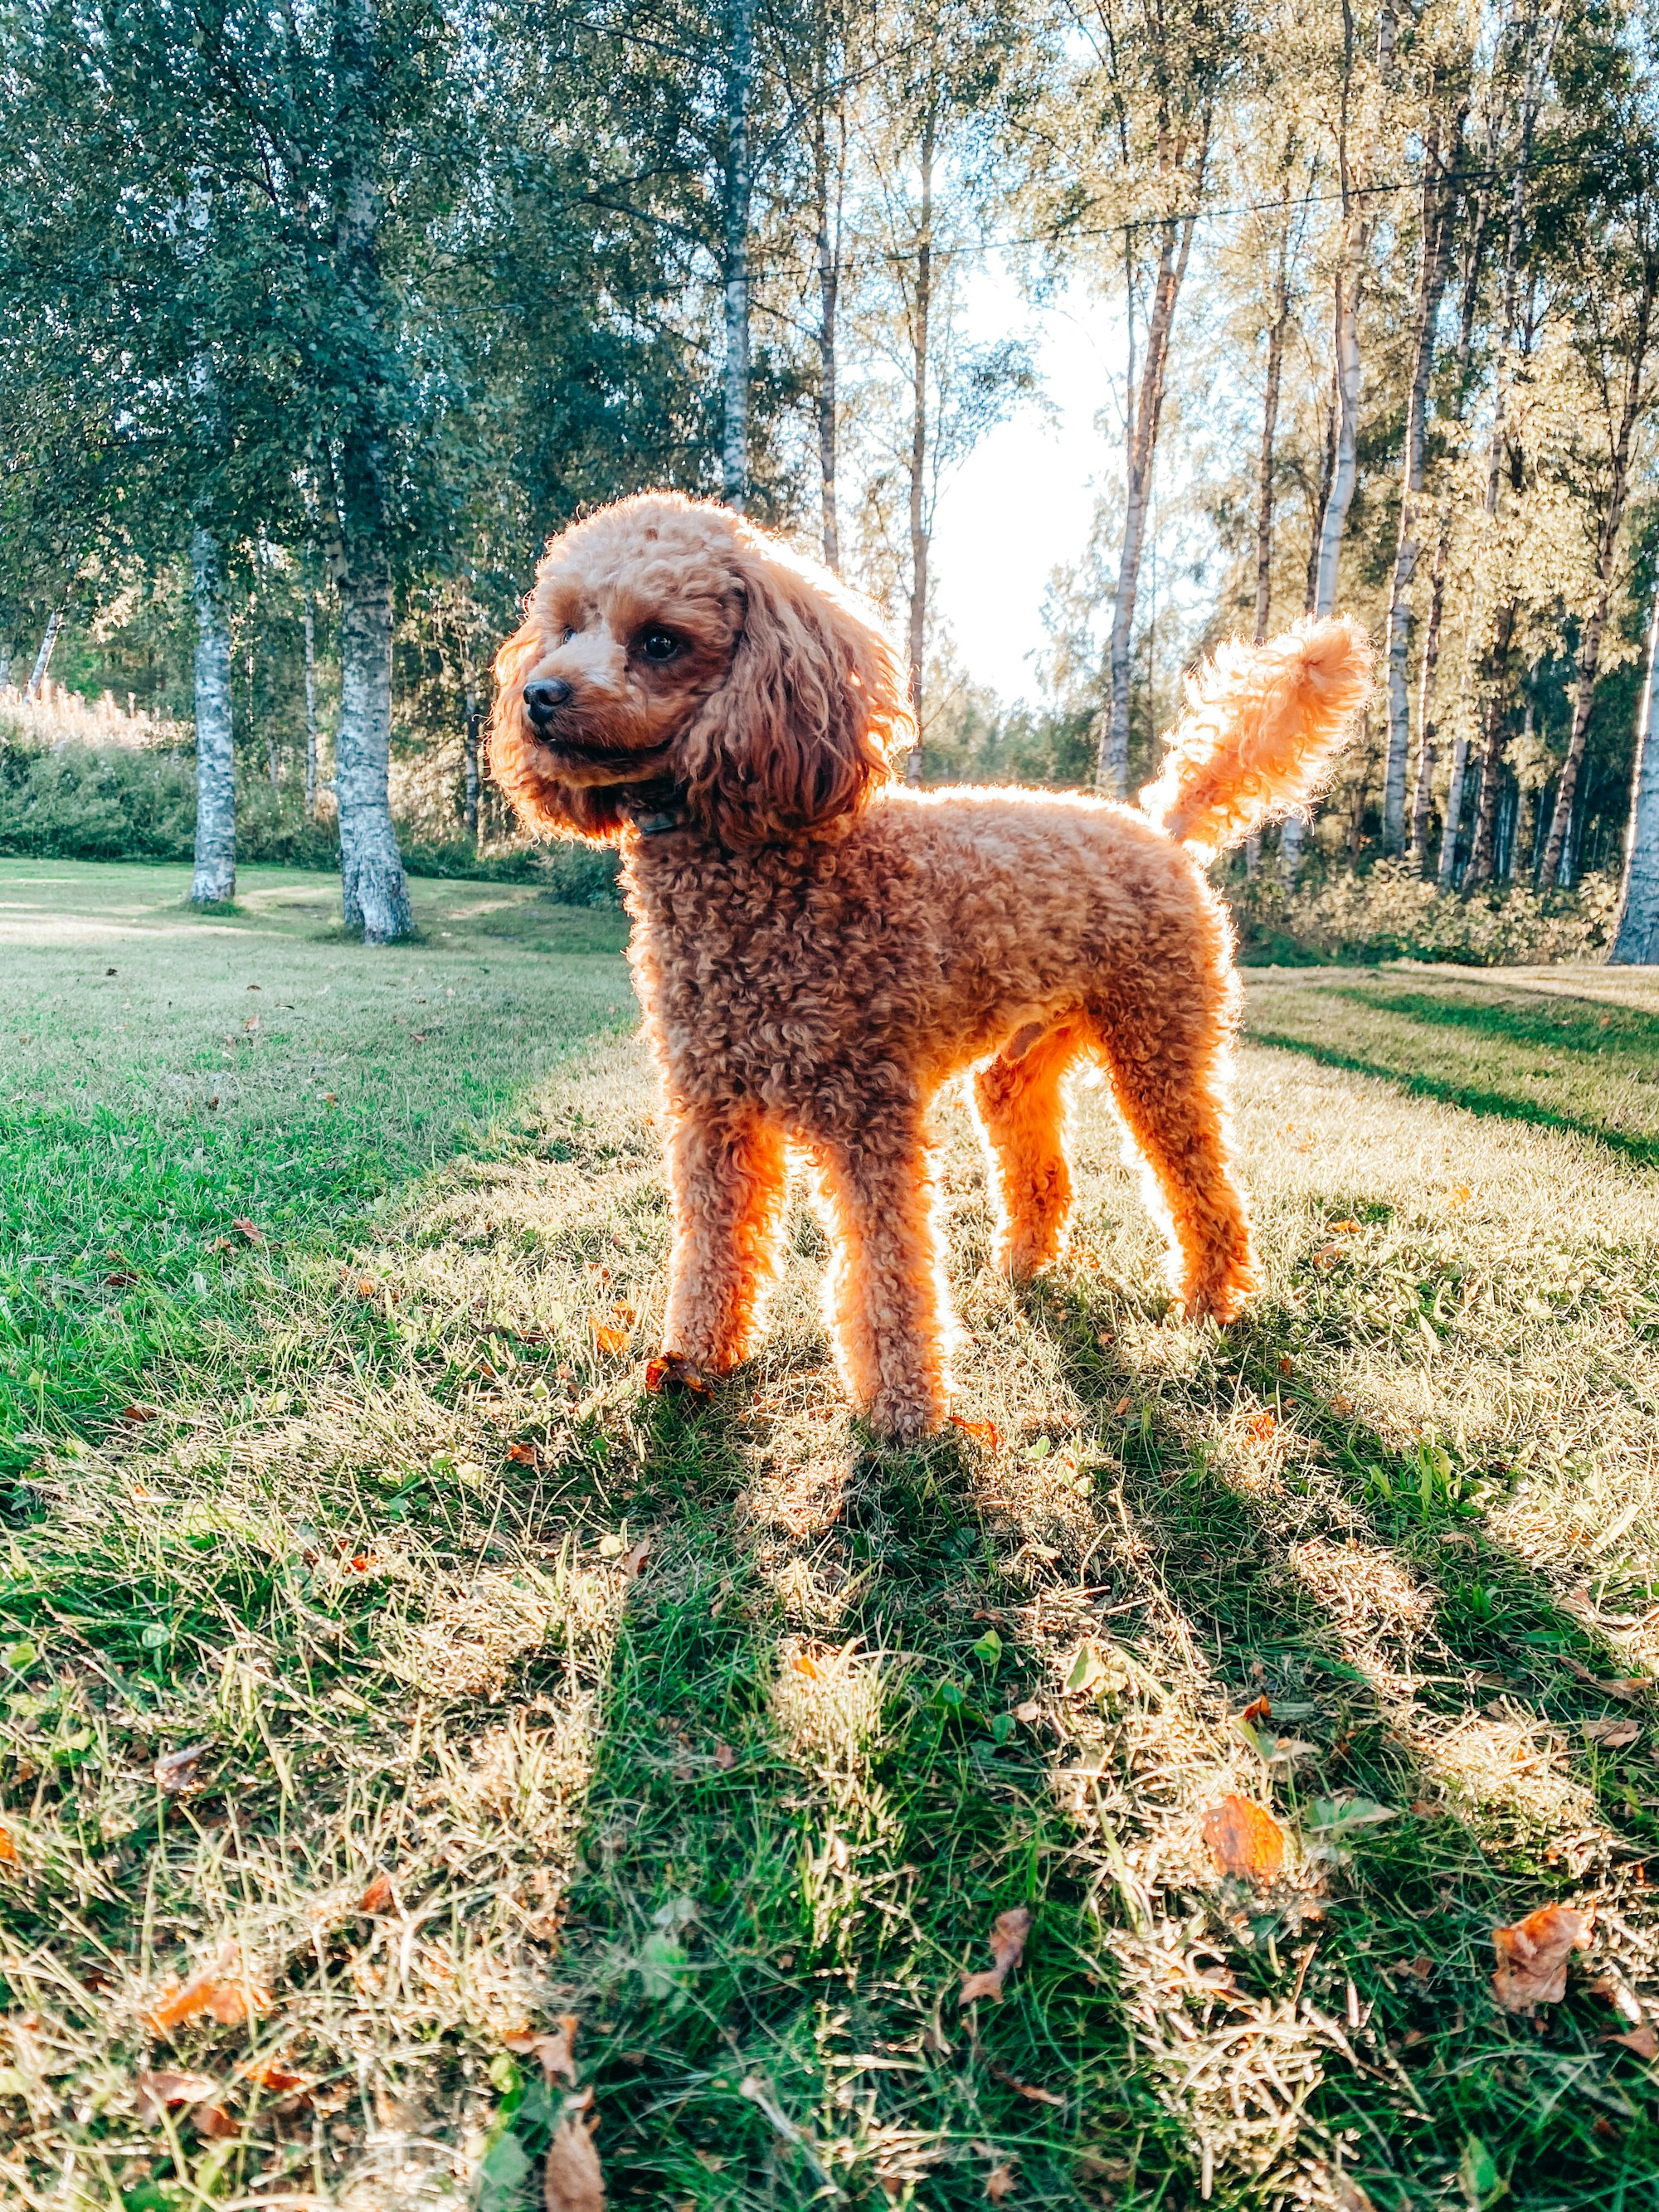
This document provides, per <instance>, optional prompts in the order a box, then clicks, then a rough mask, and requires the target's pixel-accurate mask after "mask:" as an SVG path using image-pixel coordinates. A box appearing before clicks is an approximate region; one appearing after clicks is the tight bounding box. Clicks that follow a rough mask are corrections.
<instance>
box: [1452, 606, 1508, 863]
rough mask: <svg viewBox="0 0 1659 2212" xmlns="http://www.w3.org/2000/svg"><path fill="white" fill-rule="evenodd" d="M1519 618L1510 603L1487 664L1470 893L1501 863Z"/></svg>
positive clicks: (1493, 640) (1502, 613)
mask: <svg viewBox="0 0 1659 2212" xmlns="http://www.w3.org/2000/svg"><path fill="white" fill-rule="evenodd" d="M1515 617H1516V605H1515V601H1514V600H1513V599H1506V600H1505V601H1504V607H1503V611H1502V612H1501V613H1500V615H1499V617H1498V633H1497V635H1496V636H1495V637H1494V638H1493V639H1492V651H1491V653H1490V656H1489V658H1488V659H1487V663H1486V744H1485V745H1484V747H1483V749H1482V750H1481V755H1480V811H1479V812H1478V813H1477V814H1476V816H1475V817H1474V844H1473V845H1472V846H1471V848H1470V849H1469V865H1468V869H1467V871H1466V872H1465V874H1464V877H1463V889H1464V890H1466V891H1478V890H1480V887H1481V885H1482V884H1486V883H1489V882H1490V881H1491V880H1492V872H1493V866H1494V863H1495V861H1496V859H1497V842H1496V841H1497V831H1498V799H1499V795H1500V793H1502V790H1503V787H1504V775H1503V769H1504V749H1505V746H1506V744H1507V743H1508V737H1509V732H1508V731H1507V730H1506V728H1505V727H1504V721H1505V711H1504V710H1505V707H1506V704H1507V702H1506V701H1505V698H1504V678H1505V677H1506V676H1507V675H1508V673H1509V665H1510V646H1511V644H1512V643H1513V641H1514V637H1515Z"/></svg>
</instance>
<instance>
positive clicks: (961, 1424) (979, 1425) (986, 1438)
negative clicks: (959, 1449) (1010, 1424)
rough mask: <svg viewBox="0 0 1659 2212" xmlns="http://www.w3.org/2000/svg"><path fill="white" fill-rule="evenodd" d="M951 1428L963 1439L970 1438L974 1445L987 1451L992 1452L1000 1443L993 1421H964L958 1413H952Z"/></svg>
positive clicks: (998, 1433)
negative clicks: (958, 1431)
mask: <svg viewBox="0 0 1659 2212" xmlns="http://www.w3.org/2000/svg"><path fill="white" fill-rule="evenodd" d="M951 1427H952V1428H953V1429H960V1430H961V1431H962V1433H963V1436H964V1437H972V1438H973V1440H974V1442H975V1443H976V1444H983V1445H984V1447H985V1449H986V1450H987V1451H994V1450H995V1449H997V1447H998V1445H999V1444H1000V1443H1001V1442H1002V1437H1001V1435H1000V1432H999V1431H998V1429H997V1425H996V1423H995V1422H994V1421H965V1420H963V1417H962V1415H961V1414H960V1413H952V1414H951Z"/></svg>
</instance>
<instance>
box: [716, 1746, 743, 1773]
mask: <svg viewBox="0 0 1659 2212" xmlns="http://www.w3.org/2000/svg"><path fill="white" fill-rule="evenodd" d="M737 1763H738V1754H737V1753H736V1752H735V1751H733V1750H732V1747H731V1745H730V1744H729V1743H717V1744H716V1745H715V1746H714V1764H715V1765H716V1766H718V1767H719V1769H720V1772H721V1773H722V1774H729V1773H730V1772H731V1771H732V1768H733V1767H734V1766H735V1765H737Z"/></svg>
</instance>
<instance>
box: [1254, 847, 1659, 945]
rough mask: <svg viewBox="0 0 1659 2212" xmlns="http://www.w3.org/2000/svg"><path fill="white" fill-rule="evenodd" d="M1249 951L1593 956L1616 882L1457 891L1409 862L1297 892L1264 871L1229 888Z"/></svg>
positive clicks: (1615, 897) (1608, 924)
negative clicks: (1541, 888) (1552, 888)
mask: <svg viewBox="0 0 1659 2212" xmlns="http://www.w3.org/2000/svg"><path fill="white" fill-rule="evenodd" d="M1223 888H1224V890H1225V894H1226V897H1227V902H1228V904H1229V905H1230V906H1231V908H1232V910H1233V915H1234V918H1235V920H1236V921H1237V926H1238V932H1239V939H1240V945H1241V949H1242V953H1243V958H1244V959H1245V960H1246V961H1247V962H1249V963H1254V964H1255V965H1258V966H1269V965H1278V966H1281V967H1298V966H1302V965H1304V964H1306V963H1311V962H1320V961H1331V960H1334V961H1348V962H1372V961H1377V960H1440V961H1449V962H1451V963H1455V965H1457V966H1459V967H1468V968H1498V967H1513V966H1522V965H1526V964H1528V963H1534V962H1537V961H1549V960H1593V959H1595V958H1597V957H1599V956H1600V955H1601V953H1603V952H1604V951H1605V950H1606V948H1607V943H1608V940H1609V939H1610V938H1611V936H1612V933H1613V922H1614V920H1615V917H1616V915H1617V913H1618V907H1619V884H1618V881H1617V879H1616V878H1613V877H1611V876H1592V877H1589V878H1587V879H1586V880H1585V881H1584V882H1583V883H1582V884H1579V885H1578V887H1577V889H1576V890H1571V891H1556V892H1551V893H1547V894H1546V893H1541V892H1538V891H1535V890H1533V888H1532V887H1531V885H1530V884H1513V883H1512V884H1498V885H1493V886H1492V887H1491V888H1490V889H1488V890H1484V891H1480V892H1476V893H1474V895H1473V896H1470V897H1468V898H1460V897H1457V896H1455V895H1449V894H1447V893H1445V892H1443V891H1441V890H1439V889H1438V888H1437V886H1436V885H1435V884H1433V883H1432V882H1430V881H1428V880H1426V879H1425V878H1423V877H1421V876H1419V874H1418V873H1417V872H1416V871H1415V870H1414V869H1413V868H1411V867H1409V866H1407V865H1406V863H1404V862H1403V861H1395V860H1379V861H1378V862H1377V864H1376V866H1375V867H1372V868H1370V869H1369V870H1367V871H1366V872H1364V873H1363V874H1362V873H1342V874H1332V875H1330V876H1329V877H1328V878H1327V879H1326V880H1325V881H1324V882H1323V883H1322V884H1317V885H1310V886H1309V887H1308V888H1307V889H1305V890H1300V891H1298V892H1297V894H1296V895H1295V896H1287V895H1286V893H1285V889H1284V886H1283V884H1281V883H1280V882H1279V880H1278V878H1276V877H1274V876H1273V875H1270V874H1268V873H1267V871H1266V870H1265V869H1264V871H1263V872H1262V873H1261V874H1260V875H1258V876H1257V877H1255V878H1254V879H1251V878H1234V879H1233V880H1231V882H1228V883H1226V884H1225V885H1224V887H1223Z"/></svg>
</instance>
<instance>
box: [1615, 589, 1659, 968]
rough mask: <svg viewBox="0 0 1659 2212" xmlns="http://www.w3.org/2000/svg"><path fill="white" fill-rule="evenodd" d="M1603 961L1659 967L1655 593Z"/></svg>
mask: <svg viewBox="0 0 1659 2212" xmlns="http://www.w3.org/2000/svg"><path fill="white" fill-rule="evenodd" d="M1607 960H1608V963H1609V965H1611V966H1613V967H1616V968H1652V967H1659V592H1656V593H1655V595H1654V601H1653V618H1652V620H1651V621H1650V623H1649V624H1648V680H1647V684H1646V687H1645V688H1644V690H1643V693H1642V712H1641V717H1640V721H1639V724H1638V731H1637V738H1636V766H1635V769H1634V771H1633V772H1632V776H1631V798H1630V828H1629V830H1628V832H1627V833H1626V839H1625V887H1624V891H1623V894H1622V896H1620V901H1619V921H1618V926H1617V927H1616V928H1615V929H1614V931H1613V949H1612V951H1610V952H1609V953H1608V954H1607Z"/></svg>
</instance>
